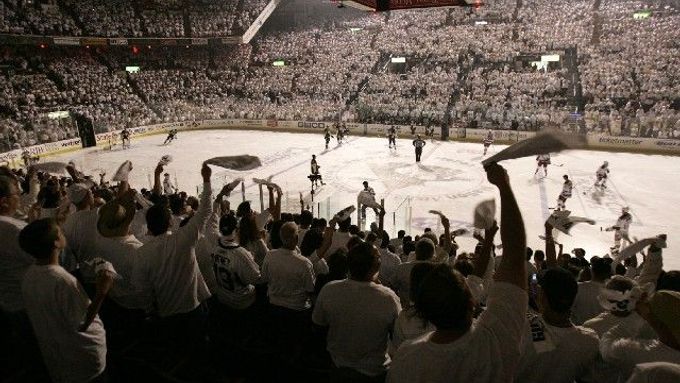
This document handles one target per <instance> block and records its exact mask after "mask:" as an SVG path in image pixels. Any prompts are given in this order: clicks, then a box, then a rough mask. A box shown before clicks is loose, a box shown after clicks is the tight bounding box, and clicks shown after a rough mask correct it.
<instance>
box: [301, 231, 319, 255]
mask: <svg viewBox="0 0 680 383" xmlns="http://www.w3.org/2000/svg"><path fill="white" fill-rule="evenodd" d="M322 243H323V234H321V230H319V229H309V230H307V232H306V233H305V236H304V237H303V238H302V243H301V244H300V254H302V256H303V257H307V258H309V257H310V256H311V255H312V253H314V252H315V251H316V250H318V249H319V248H320V247H321V244H322Z"/></svg>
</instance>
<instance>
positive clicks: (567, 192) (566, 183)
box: [560, 180, 574, 198]
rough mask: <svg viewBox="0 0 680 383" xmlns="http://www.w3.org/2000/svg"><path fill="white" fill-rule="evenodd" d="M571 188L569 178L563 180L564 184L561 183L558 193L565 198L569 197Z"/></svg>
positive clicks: (571, 184) (572, 185)
mask: <svg viewBox="0 0 680 383" xmlns="http://www.w3.org/2000/svg"><path fill="white" fill-rule="evenodd" d="M573 190H574V184H573V183H572V182H571V181H570V180H567V181H564V184H562V193H560V195H561V196H562V197H565V198H570V197H571V193H572V191H573Z"/></svg>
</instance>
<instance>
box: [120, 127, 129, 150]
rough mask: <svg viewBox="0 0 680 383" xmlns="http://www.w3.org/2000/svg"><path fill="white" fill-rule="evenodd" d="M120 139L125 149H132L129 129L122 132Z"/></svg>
mask: <svg viewBox="0 0 680 383" xmlns="http://www.w3.org/2000/svg"><path fill="white" fill-rule="evenodd" d="M120 139H121V141H122V142H123V149H129V148H130V131H129V130H128V128H125V129H123V131H122V132H120Z"/></svg>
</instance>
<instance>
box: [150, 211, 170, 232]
mask: <svg viewBox="0 0 680 383" xmlns="http://www.w3.org/2000/svg"><path fill="white" fill-rule="evenodd" d="M171 219H172V214H170V210H169V209H168V207H167V206H165V205H153V206H151V207H150V208H149V210H147V211H146V227H147V228H148V229H149V231H150V232H151V234H153V235H161V234H163V233H165V232H167V231H168V229H169V228H170V220H171Z"/></svg>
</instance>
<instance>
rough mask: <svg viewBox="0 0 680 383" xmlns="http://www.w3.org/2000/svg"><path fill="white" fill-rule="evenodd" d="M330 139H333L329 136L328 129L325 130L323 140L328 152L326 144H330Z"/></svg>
mask: <svg viewBox="0 0 680 383" xmlns="http://www.w3.org/2000/svg"><path fill="white" fill-rule="evenodd" d="M331 138H333V135H332V134H331V131H330V129H328V128H326V129H325V130H324V139H325V140H326V150H328V144H330V142H331Z"/></svg>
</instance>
